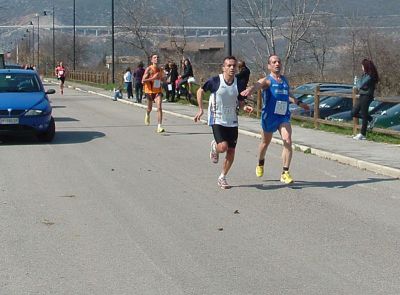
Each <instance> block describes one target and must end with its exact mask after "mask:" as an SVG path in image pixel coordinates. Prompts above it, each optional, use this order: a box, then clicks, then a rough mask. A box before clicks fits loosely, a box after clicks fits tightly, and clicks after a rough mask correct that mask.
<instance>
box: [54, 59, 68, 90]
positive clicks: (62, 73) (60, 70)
mask: <svg viewBox="0 0 400 295" xmlns="http://www.w3.org/2000/svg"><path fill="white" fill-rule="evenodd" d="M66 72H67V69H66V68H65V67H64V65H63V62H62V61H60V62H59V63H58V66H57V67H56V68H55V70H54V74H55V75H56V77H57V79H58V80H59V81H60V92H61V94H64V83H65V77H66V74H67V73H66Z"/></svg>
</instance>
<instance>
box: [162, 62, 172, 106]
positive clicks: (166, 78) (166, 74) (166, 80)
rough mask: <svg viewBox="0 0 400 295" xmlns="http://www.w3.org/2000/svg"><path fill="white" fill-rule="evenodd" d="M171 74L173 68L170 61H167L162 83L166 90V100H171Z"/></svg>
mask: <svg viewBox="0 0 400 295" xmlns="http://www.w3.org/2000/svg"><path fill="white" fill-rule="evenodd" d="M170 75H171V68H170V66H169V63H166V64H165V66H164V82H163V83H162V85H163V89H164V91H165V99H164V101H169V95H170V92H169V90H168V84H169V81H170V80H171V78H170Z"/></svg>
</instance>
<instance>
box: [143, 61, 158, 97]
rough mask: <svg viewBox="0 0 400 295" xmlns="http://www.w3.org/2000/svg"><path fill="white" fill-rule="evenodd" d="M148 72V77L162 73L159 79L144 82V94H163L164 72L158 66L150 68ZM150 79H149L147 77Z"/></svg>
mask: <svg viewBox="0 0 400 295" xmlns="http://www.w3.org/2000/svg"><path fill="white" fill-rule="evenodd" d="M149 68H150V69H149V70H148V73H149V74H148V75H149V76H153V75H154V74H156V73H160V75H159V77H158V79H156V80H153V81H147V82H144V85H143V86H144V93H150V94H155V93H162V87H161V79H162V71H161V69H160V68H158V67H156V66H153V65H151V66H149ZM147 78H148V77H147Z"/></svg>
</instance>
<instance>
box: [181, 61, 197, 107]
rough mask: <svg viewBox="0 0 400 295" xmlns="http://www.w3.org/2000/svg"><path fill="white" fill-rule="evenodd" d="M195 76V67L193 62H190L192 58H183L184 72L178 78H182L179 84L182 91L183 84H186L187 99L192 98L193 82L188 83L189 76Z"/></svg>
mask: <svg viewBox="0 0 400 295" xmlns="http://www.w3.org/2000/svg"><path fill="white" fill-rule="evenodd" d="M191 77H194V75H193V67H192V64H191V63H190V60H189V59H188V58H185V59H184V60H183V74H182V75H181V76H179V77H178V78H179V79H180V82H179V84H178V90H179V91H180V90H181V89H182V86H183V85H185V86H186V87H187V88H186V89H187V97H186V98H187V99H189V100H190V98H191V97H192V92H191V83H188V80H189V78H191Z"/></svg>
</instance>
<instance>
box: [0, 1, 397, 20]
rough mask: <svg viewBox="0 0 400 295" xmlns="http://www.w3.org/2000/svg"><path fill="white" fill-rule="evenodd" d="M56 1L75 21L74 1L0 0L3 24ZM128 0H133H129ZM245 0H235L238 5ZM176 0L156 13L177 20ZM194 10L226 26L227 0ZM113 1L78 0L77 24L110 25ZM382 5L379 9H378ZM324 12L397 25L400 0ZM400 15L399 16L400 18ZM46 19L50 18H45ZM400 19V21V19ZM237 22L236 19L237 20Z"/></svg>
mask: <svg viewBox="0 0 400 295" xmlns="http://www.w3.org/2000/svg"><path fill="white" fill-rule="evenodd" d="M53 1H54V6H55V16H56V20H57V21H56V22H57V23H59V24H64V25H71V24H72V23H73V18H72V12H73V8H72V6H73V1H72V0H69V1H65V0H13V1H9V0H0V8H1V9H0V23H1V24H23V23H26V21H27V20H30V19H33V18H34V15H35V13H42V12H43V10H51V8H52V5H53ZM123 1H124V0H120V1H115V12H116V17H118V13H119V9H120V7H119V5H118V3H121V2H123ZM125 1H128V2H129V0H125ZM238 1H241V0H232V4H233V5H235V3H237V2H238ZM177 3H178V1H176V0H151V1H149V4H150V5H151V7H152V9H153V11H154V15H158V16H159V17H160V18H169V19H171V20H174V19H177V14H178V13H177V12H176V11H177V10H178V8H177V7H176V5H177ZM188 3H190V5H191V6H190V12H189V17H188V20H187V25H198V26H224V25H226V0H197V1H188ZM110 5H111V1H110V0H76V25H109V23H110V18H111V16H110V14H111V6H110ZM377 7H379V9H376V8H377ZM319 10H320V11H324V12H330V13H333V14H336V15H356V16H369V17H376V16H380V17H379V18H378V19H376V18H374V19H373V22H375V21H378V22H379V25H393V24H392V22H393V17H387V16H389V15H393V14H394V13H400V1H399V0H363V1H356V0H321V5H320V7H319ZM399 18H400V17H397V19H399ZM43 21H46V20H45V19H43ZM396 21H397V20H396ZM233 22H235V19H233Z"/></svg>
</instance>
